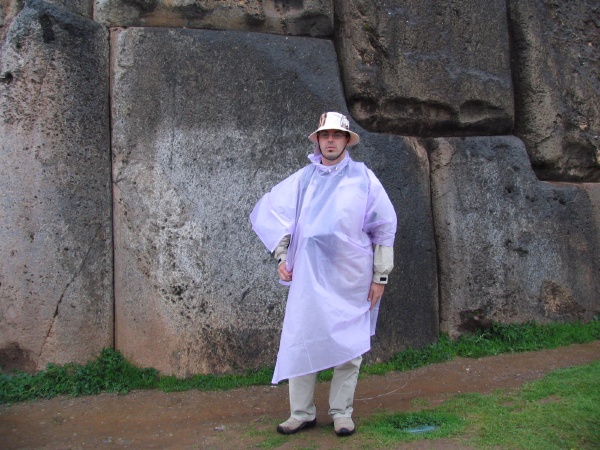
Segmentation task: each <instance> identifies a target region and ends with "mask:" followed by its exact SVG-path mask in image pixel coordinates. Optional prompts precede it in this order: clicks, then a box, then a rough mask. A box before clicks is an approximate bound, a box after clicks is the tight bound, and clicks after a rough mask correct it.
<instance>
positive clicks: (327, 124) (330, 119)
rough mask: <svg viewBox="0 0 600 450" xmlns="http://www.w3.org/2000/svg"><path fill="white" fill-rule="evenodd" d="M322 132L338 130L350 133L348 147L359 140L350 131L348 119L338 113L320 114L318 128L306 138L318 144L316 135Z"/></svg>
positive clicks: (356, 135)
mask: <svg viewBox="0 0 600 450" xmlns="http://www.w3.org/2000/svg"><path fill="white" fill-rule="evenodd" d="M322 130H340V131H346V132H348V133H350V140H349V141H348V147H350V146H351V145H356V144H358V141H359V140H360V137H359V136H358V134H356V133H355V132H353V131H350V121H349V120H348V118H347V117H346V116H345V115H343V114H340V113H338V112H326V113H323V114H321V118H320V119H319V128H317V130H316V131H315V132H314V133H312V134H311V135H310V136H308V138H309V139H310V140H311V141H312V142H314V143H315V144H318V142H319V139H318V138H317V133H318V132H319V131H322Z"/></svg>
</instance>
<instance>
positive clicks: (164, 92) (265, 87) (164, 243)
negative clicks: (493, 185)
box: [112, 28, 437, 375]
mask: <svg viewBox="0 0 600 450" xmlns="http://www.w3.org/2000/svg"><path fill="white" fill-rule="evenodd" d="M112 49H113V52H114V54H113V60H114V79H113V86H114V90H113V93H112V98H113V112H112V115H113V154H114V169H113V170H114V172H113V179H114V197H115V214H114V220H115V245H116V248H115V261H116V267H115V289H116V292H115V295H116V298H117V299H118V300H117V304H116V315H117V317H116V345H117V348H118V349H119V350H121V351H122V352H123V353H124V354H125V355H126V356H127V357H128V358H131V359H132V360H133V361H135V362H137V363H139V364H142V365H150V366H153V367H156V368H158V369H159V370H162V371H164V372H165V373H175V374H178V375H185V374H189V373H198V372H219V371H226V370H236V369H240V368H243V369H247V368H249V367H257V366H261V365H272V364H273V362H274V358H275V355H276V352H277V348H278V344H279V333H280V329H281V324H282V320H283V312H284V305H285V297H286V295H287V289H286V288H284V287H282V286H280V285H279V284H278V283H277V282H276V280H277V277H276V267H275V263H274V261H273V259H272V257H271V255H270V254H268V252H267V250H266V249H265V248H264V247H263V245H262V243H261V242H260V241H259V239H258V238H257V237H256V236H255V235H254V233H253V231H252V229H251V227H250V223H249V219H248V216H249V214H250V212H251V211H252V208H253V207H254V205H255V203H256V202H257V201H258V199H259V198H260V196H262V194H264V193H265V192H267V191H268V190H269V189H270V188H271V187H272V186H273V185H275V184H276V183H278V182H279V181H281V180H282V179H283V178H284V177H286V176H287V175H289V174H291V173H292V172H294V171H296V170H298V169H299V168H301V167H302V166H304V165H305V164H307V163H308V160H307V159H306V154H307V152H308V151H311V150H312V144H311V143H310V141H308V139H307V136H308V134H310V132H312V131H313V130H314V128H315V126H316V123H317V121H318V117H319V115H320V114H321V113H322V112H323V111H326V110H328V109H342V110H343V109H344V98H343V93H342V88H341V84H340V81H339V76H338V71H337V67H336V66H335V64H331V61H335V52H334V49H333V45H332V44H331V43H330V42H328V41H324V40H317V39H310V38H287V37H282V36H273V35H266V34H258V33H242V32H215V31H190V30H165V29H148V28H147V29H128V30H124V31H118V32H115V33H114V34H113V45H112ZM311 67H314V70H309V69H307V68H311ZM363 141H364V142H365V144H364V147H363V149H364V150H363V152H362V153H360V156H365V157H366V156H367V154H369V155H370V156H369V160H370V161H371V162H372V163H373V166H374V170H375V171H376V173H379V174H380V175H381V176H382V180H383V182H384V183H385V184H386V185H387V186H388V189H389V190H390V191H391V192H390V196H391V197H392V199H394V201H395V203H396V206H397V208H398V209H399V211H400V212H401V213H402V214H401V217H403V220H402V230H403V231H402V237H401V238H400V239H399V240H398V245H399V246H400V247H398V249H397V253H398V254H400V255H402V254H410V255H412V256H414V258H415V260H413V261H408V260H404V259H403V258H400V259H399V260H398V267H399V268H398V269H397V270H395V272H394V277H393V278H392V280H391V284H390V290H389V291H388V293H387V294H386V299H385V308H386V309H384V311H383V312H382V313H381V322H380V323H381V330H384V331H386V330H387V332H382V333H380V338H378V343H377V349H378V353H377V354H376V355H374V357H377V355H380V356H381V355H384V354H389V353H390V352H393V351H398V350H399V349H400V347H401V346H403V345H405V343H406V341H403V340H400V339H397V338H396V337H397V334H398V333H404V331H405V330H406V329H410V330H411V331H414V332H413V333H412V335H411V336H410V339H409V340H408V341H409V342H412V343H414V344H415V345H423V344H424V343H426V342H431V341H432V340H434V339H435V338H436V331H437V296H436V295H437V287H436V284H435V279H436V277H435V270H436V266H435V259H434V244H433V239H432V238H433V234H432V220H431V213H430V206H429V187H428V176H427V174H428V169H427V159H426V157H425V156H424V155H425V152H424V151H423V150H419V149H418V147H417V146H416V145H414V143H411V141H408V140H406V139H403V138H399V137H393V138H392V137H385V136H379V137H376V136H372V135H369V134H368V133H364V136H363ZM365 159H367V158H365ZM407 185H408V186H407ZM409 209H412V211H409ZM413 220H414V222H413ZM417 227H418V229H417ZM413 229H417V231H416V232H415V233H411V230H413ZM415 235H416V236H418V238H417V239H415V238H414V236H415ZM419 281H420V283H419V288H418V289H417V290H416V291H415V292H413V293H412V296H411V297H410V299H409V300H405V298H401V297H400V295H401V294H404V293H406V292H409V291H410V289H411V286H412V283H415V285H416V284H417V283H418V282H419ZM414 317H419V319H418V320H416V321H415V320H414ZM417 326H420V328H417ZM388 333H389V334H388Z"/></svg>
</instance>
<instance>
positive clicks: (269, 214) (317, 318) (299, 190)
mask: <svg viewBox="0 0 600 450" xmlns="http://www.w3.org/2000/svg"><path fill="white" fill-rule="evenodd" d="M310 158H311V160H312V162H313V163H312V164H310V165H308V166H306V167H304V168H303V169H301V170H299V171H298V172H296V173H294V174H293V175H291V176H290V177H288V178H286V179H285V180H283V181H282V182H281V183H279V184H278V185H276V186H275V187H273V189H272V190H271V192H269V193H267V194H265V195H264V196H263V197H262V198H261V199H260V201H259V202H258V203H257V205H256V206H255V207H254V210H253V211H252V214H251V215H250V220H251V222H252V226H253V229H254V231H255V232H256V234H257V235H258V236H259V238H260V239H261V240H262V242H263V243H264V244H265V246H266V247H267V248H268V249H269V250H270V251H273V250H274V249H275V247H276V246H277V244H279V242H280V241H281V239H282V238H283V237H284V236H285V235H287V234H289V235H291V236H292V238H291V242H290V246H289V249H288V255H287V269H288V270H293V281H292V282H291V283H290V291H289V295H288V300H287V305H286V311H285V318H284V321H283V330H282V333H281V341H280V345H279V353H278V355H277V364H276V366H275V373H274V374H273V383H278V382H279V381H281V380H284V379H286V378H293V377H298V376H302V375H306V374H308V373H313V372H318V371H320V370H324V369H327V368H330V367H334V366H337V365H339V364H342V363H344V362H347V361H349V360H351V359H353V358H356V357H357V356H360V355H362V354H363V353H365V352H367V351H368V350H369V349H370V348H371V342H370V337H371V335H373V334H374V333H375V319H376V312H377V311H376V310H373V311H371V312H370V311H369V306H370V303H369V302H368V301H367V297H368V294H369V289H370V285H371V281H372V277H373V244H380V245H384V246H393V244H394V236H395V233H396V214H395V212H394V208H393V206H392V203H391V202H390V200H389V198H388V196H387V194H386V193H385V190H384V189H383V186H382V185H381V183H380V182H379V180H378V179H377V178H376V177H375V175H374V174H373V172H372V171H371V170H369V169H368V168H367V167H366V166H365V165H364V164H363V163H359V162H355V161H353V160H352V159H351V158H350V156H349V155H346V157H345V158H344V159H343V160H342V161H341V162H340V163H338V164H337V165H336V166H331V167H327V166H323V165H322V164H320V162H319V161H320V155H317V154H315V155H311V157H310ZM377 307H378V306H377ZM373 312H374V313H375V316H373V317H372V314H371V313H373Z"/></svg>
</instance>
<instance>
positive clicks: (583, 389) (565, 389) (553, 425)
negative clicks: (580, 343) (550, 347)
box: [360, 361, 600, 450]
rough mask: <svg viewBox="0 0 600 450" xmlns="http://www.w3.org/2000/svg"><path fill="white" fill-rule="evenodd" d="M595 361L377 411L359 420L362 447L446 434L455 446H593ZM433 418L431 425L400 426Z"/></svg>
mask: <svg viewBox="0 0 600 450" xmlns="http://www.w3.org/2000/svg"><path fill="white" fill-rule="evenodd" d="M599 387H600V361H596V362H594V363H592V364H589V365H587V366H580V367H573V368H569V369H561V370H557V371H555V372H552V373H551V374H549V375H547V376H546V377H544V378H543V379H541V380H539V381H535V382H532V383H528V384H526V385H524V386H523V388H521V389H520V390H518V391H499V392H496V393H494V394H490V395H481V394H463V395H458V396H455V397H453V398H451V399H449V400H447V401H446V402H445V403H444V404H443V405H442V406H440V407H438V408H435V409H432V410H424V411H420V412H412V413H400V414H381V415H377V416H372V417H369V418H368V419H365V420H364V421H362V422H361V423H360V432H361V436H362V435H364V437H365V439H367V440H368V442H369V444H367V445H366V446H365V448H393V447H395V445H396V444H398V443H401V442H409V441H414V440H418V439H440V438H450V439H452V440H453V441H454V442H455V443H456V444H457V446H465V447H474V448H494V449H497V448H519V449H536V450H537V449H542V448H543V449H545V450H551V449H565V448H577V449H597V448H598V443H600V389H599ZM426 424H435V425H438V426H439V428H438V429H437V430H435V431H431V432H426V433H420V434H411V433H406V432H403V431H402V429H404V428H409V427H415V426H419V425H426Z"/></svg>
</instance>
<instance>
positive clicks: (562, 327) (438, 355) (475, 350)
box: [361, 316, 600, 375]
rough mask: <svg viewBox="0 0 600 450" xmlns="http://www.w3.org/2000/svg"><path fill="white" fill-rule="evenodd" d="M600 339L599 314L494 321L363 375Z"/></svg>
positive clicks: (368, 369) (443, 338) (398, 357)
mask: <svg viewBox="0 0 600 450" xmlns="http://www.w3.org/2000/svg"><path fill="white" fill-rule="evenodd" d="M598 339H600V317H598V316H597V317H595V318H594V320H592V321H591V322H588V323H586V324H580V323H550V324H544V325H540V324H537V323H535V322H526V323H522V324H499V323H495V324H493V325H492V327H491V329H489V330H483V331H479V332H477V333H472V334H464V335H462V336H460V337H459V338H458V339H457V340H451V339H450V338H449V337H448V336H447V335H442V336H440V339H439V340H438V342H436V343H435V344H431V345H428V346H426V347H423V348H420V349H412V348H409V349H407V350H405V351H402V352H400V353H397V354H396V355H394V356H393V357H392V358H391V359H390V361H387V362H384V363H375V364H369V365H365V366H363V368H362V369H361V375H383V374H385V373H387V372H389V371H397V372H401V371H405V370H413V369H417V368H419V367H422V366H426V365H428V364H433V363H438V362H444V361H450V360H452V359H453V358H455V357H457V356H461V357H466V358H481V357H484V356H493V355H499V354H501V353H518V352H527V351H535V350H543V349H550V348H556V347H561V346H565V345H570V344H583V343H586V342H591V341H595V340H598Z"/></svg>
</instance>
